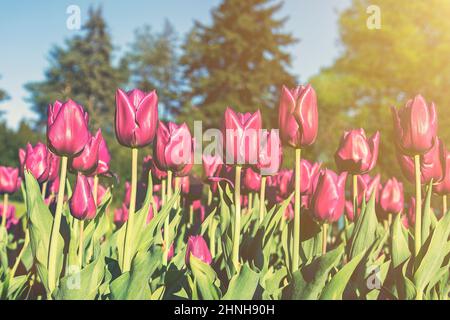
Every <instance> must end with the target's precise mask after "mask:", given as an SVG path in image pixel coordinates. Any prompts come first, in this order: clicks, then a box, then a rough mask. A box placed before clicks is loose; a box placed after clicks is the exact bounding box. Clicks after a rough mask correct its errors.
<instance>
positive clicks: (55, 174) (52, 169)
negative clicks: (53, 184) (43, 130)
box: [48, 150, 60, 181]
mask: <svg viewBox="0 0 450 320" xmlns="http://www.w3.org/2000/svg"><path fill="white" fill-rule="evenodd" d="M59 162H60V158H59V157H58V156H57V155H55V154H53V153H52V152H51V151H50V150H49V151H48V181H54V180H56V179H59V165H60V163H59Z"/></svg>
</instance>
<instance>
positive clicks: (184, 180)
mask: <svg viewBox="0 0 450 320" xmlns="http://www.w3.org/2000/svg"><path fill="white" fill-rule="evenodd" d="M179 181H180V186H179V187H180V190H181V194H182V195H183V196H189V194H190V192H191V181H190V180H189V176H184V177H180V178H179ZM175 184H176V181H175V179H173V180H172V186H173V187H174V188H175V187H176V185H175Z"/></svg>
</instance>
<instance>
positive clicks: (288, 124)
mask: <svg viewBox="0 0 450 320" xmlns="http://www.w3.org/2000/svg"><path fill="white" fill-rule="evenodd" d="M278 116H279V117H278V124H279V128H280V136H281V140H282V141H283V143H285V144H287V145H289V146H291V147H293V148H303V147H306V146H310V145H311V144H313V143H314V141H315V140H316V137H317V131H318V123H319V116H318V111H317V97H316V92H315V91H314V89H313V87H311V85H309V84H308V85H307V86H298V87H296V88H294V89H292V90H289V89H288V88H287V87H285V86H283V89H282V91H281V99H280V105H279V111H278Z"/></svg>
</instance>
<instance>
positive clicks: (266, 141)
mask: <svg viewBox="0 0 450 320" xmlns="http://www.w3.org/2000/svg"><path fill="white" fill-rule="evenodd" d="M262 134H263V136H262V137H261V141H260V145H259V150H258V163H257V165H256V169H257V170H258V172H259V173H260V174H261V175H263V176H271V175H274V174H277V172H278V171H279V170H280V166H281V159H282V147H281V143H280V136H279V135H278V132H277V131H275V130H270V131H263V132H262Z"/></svg>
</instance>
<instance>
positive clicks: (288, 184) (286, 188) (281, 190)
mask: <svg viewBox="0 0 450 320" xmlns="http://www.w3.org/2000/svg"><path fill="white" fill-rule="evenodd" d="M293 174H294V173H293V171H292V170H287V169H283V170H280V172H278V174H277V175H276V176H275V181H276V182H275V185H277V186H278V195H279V196H280V197H281V198H283V199H285V198H287V197H288V196H290V194H291V193H292V192H293V187H292V185H293V182H292V181H293Z"/></svg>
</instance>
